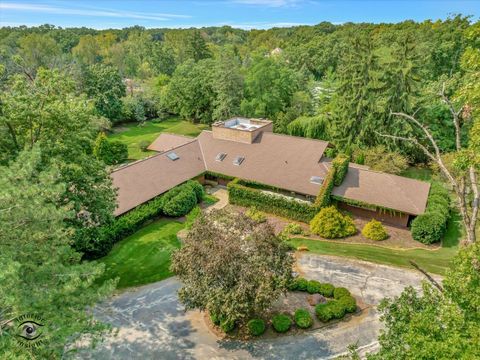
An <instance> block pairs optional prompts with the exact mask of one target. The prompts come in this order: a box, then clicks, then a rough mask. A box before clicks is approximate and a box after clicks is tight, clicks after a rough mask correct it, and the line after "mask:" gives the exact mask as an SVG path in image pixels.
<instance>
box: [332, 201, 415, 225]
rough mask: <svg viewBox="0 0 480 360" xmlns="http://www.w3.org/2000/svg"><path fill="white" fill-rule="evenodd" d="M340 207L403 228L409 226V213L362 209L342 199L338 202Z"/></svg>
mask: <svg viewBox="0 0 480 360" xmlns="http://www.w3.org/2000/svg"><path fill="white" fill-rule="evenodd" d="M338 207H339V208H341V209H344V210H347V211H349V212H351V213H352V214H354V215H355V216H359V217H363V218H366V219H372V218H373V219H375V220H378V221H381V222H383V223H385V224H389V225H394V226H398V227H403V228H405V227H407V226H408V218H409V216H408V214H404V213H396V214H390V213H383V212H380V211H378V210H377V211H373V210H368V209H362V208H359V207H355V206H351V205H348V204H345V203H343V202H340V201H339V202H338Z"/></svg>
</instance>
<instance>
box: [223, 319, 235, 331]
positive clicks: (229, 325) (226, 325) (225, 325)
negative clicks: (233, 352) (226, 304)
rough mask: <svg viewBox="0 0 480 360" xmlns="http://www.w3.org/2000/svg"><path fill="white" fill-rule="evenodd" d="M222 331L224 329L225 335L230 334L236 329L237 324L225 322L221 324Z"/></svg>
mask: <svg viewBox="0 0 480 360" xmlns="http://www.w3.org/2000/svg"><path fill="white" fill-rule="evenodd" d="M220 329H222V331H223V332H224V333H229V332H230V331H232V330H233V329H235V322H234V321H228V320H224V321H222V322H221V323H220Z"/></svg>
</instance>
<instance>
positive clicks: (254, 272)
mask: <svg viewBox="0 0 480 360" xmlns="http://www.w3.org/2000/svg"><path fill="white" fill-rule="evenodd" d="M239 234H248V236H239ZM292 264H293V257H292V255H291V253H290V247H289V246H287V245H286V244H285V243H284V242H283V241H282V240H280V239H279V238H278V237H276V236H275V234H274V233H273V230H272V228H271V226H270V225H268V224H267V223H260V224H259V223H256V222H254V221H253V220H251V219H250V218H248V217H247V216H245V215H244V214H239V213H237V212H229V211H227V210H225V209H223V210H211V211H209V212H208V213H202V214H200V215H199V217H198V218H197V220H196V221H195V222H194V224H193V226H192V227H191V229H190V231H189V232H188V235H187V237H186V238H185V239H184V244H183V247H182V248H181V249H180V250H178V251H177V252H175V253H174V254H173V255H172V267H171V269H172V271H173V272H175V274H176V275H177V276H178V277H179V279H180V281H181V282H182V284H183V287H182V288H181V289H180V290H179V292H178V295H179V298H180V301H181V302H182V303H183V304H184V305H185V307H186V308H187V309H199V310H208V311H209V312H211V313H215V314H218V315H219V316H221V317H222V321H228V322H229V323H244V322H246V321H247V320H248V319H251V317H252V315H253V314H261V313H262V312H263V311H265V309H267V308H268V307H270V306H271V304H272V302H274V301H275V300H276V299H278V297H279V296H280V295H281V294H283V293H284V291H285V290H286V288H287V286H288V284H290V282H291V278H292ZM259 274H261V276H259Z"/></svg>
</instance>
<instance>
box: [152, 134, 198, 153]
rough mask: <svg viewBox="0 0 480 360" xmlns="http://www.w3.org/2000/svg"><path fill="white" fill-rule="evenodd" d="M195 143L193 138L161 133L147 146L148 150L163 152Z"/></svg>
mask: <svg viewBox="0 0 480 360" xmlns="http://www.w3.org/2000/svg"><path fill="white" fill-rule="evenodd" d="M192 141H195V138H192V137H189V136H183V135H176V134H169V133H161V134H160V135H159V136H158V137H157V138H156V139H155V140H154V142H153V143H151V144H150V145H149V146H148V148H147V149H148V150H154V151H158V152H164V151H168V150H171V149H174V148H176V147H177V146H180V145H185V144H188V143H190V142H192Z"/></svg>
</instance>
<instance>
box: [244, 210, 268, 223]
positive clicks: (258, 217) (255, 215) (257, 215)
mask: <svg viewBox="0 0 480 360" xmlns="http://www.w3.org/2000/svg"><path fill="white" fill-rule="evenodd" d="M245 215H247V216H248V217H249V218H250V219H252V220H253V221H255V222H257V223H263V222H265V221H267V217H266V216H265V214H264V213H263V212H261V211H259V210H257V208H256V207H255V206H252V207H251V208H250V209H248V210H247V211H246V212H245Z"/></svg>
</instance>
